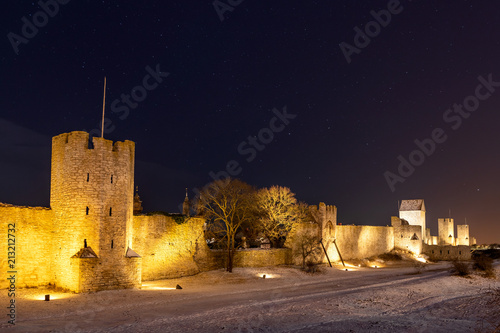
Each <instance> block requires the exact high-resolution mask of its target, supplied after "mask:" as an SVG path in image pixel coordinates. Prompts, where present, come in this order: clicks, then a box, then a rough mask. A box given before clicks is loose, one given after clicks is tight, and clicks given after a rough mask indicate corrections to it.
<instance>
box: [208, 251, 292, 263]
mask: <svg viewBox="0 0 500 333" xmlns="http://www.w3.org/2000/svg"><path fill="white" fill-rule="evenodd" d="M212 253H213V255H214V257H215V260H216V262H217V265H218V267H219V268H222V267H224V266H225V263H226V260H227V254H226V252H225V251H223V250H212ZM233 260H234V261H233V264H234V267H266V266H279V265H290V264H292V263H293V261H292V249H288V248H282V249H257V248H256V249H253V248H252V249H245V250H237V251H236V252H235V253H234V258H233Z"/></svg>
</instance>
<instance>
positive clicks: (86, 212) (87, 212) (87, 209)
mask: <svg viewBox="0 0 500 333" xmlns="http://www.w3.org/2000/svg"><path fill="white" fill-rule="evenodd" d="M85 215H89V207H87V208H86V209H85Z"/></svg>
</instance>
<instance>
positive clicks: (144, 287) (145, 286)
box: [141, 284, 182, 290]
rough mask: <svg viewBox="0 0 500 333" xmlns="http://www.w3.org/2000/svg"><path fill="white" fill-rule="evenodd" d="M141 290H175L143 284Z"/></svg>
mask: <svg viewBox="0 0 500 333" xmlns="http://www.w3.org/2000/svg"><path fill="white" fill-rule="evenodd" d="M179 287H180V286H179ZM141 289H143V290H175V289H176V288H172V287H157V286H152V285H150V284H143V285H142V288H141ZM181 289H182V288H181Z"/></svg>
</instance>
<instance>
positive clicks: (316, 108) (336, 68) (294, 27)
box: [0, 0, 500, 243]
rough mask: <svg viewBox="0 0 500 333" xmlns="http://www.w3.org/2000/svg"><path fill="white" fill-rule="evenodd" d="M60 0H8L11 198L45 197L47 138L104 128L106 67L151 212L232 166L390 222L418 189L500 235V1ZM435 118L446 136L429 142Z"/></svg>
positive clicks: (351, 219) (3, 195)
mask: <svg viewBox="0 0 500 333" xmlns="http://www.w3.org/2000/svg"><path fill="white" fill-rule="evenodd" d="M61 2H63V3H65V2H67V3H66V4H60V3H59V5H58V7H59V8H57V10H56V8H55V7H54V6H53V5H50V6H48V7H47V6H45V7H46V9H47V11H49V12H51V15H52V17H50V16H49V15H44V14H43V12H41V11H42V10H43V9H42V7H41V6H40V5H39V4H38V3H36V2H27V1H12V0H9V1H8V2H6V3H5V4H3V9H2V14H0V15H1V20H0V27H1V34H2V36H3V37H2V38H3V39H2V42H0V48H1V51H2V52H1V56H0V74H1V76H0V82H1V91H0V112H1V113H0V138H1V139H2V143H3V144H2V145H1V146H0V156H1V160H0V184H1V187H0V202H6V203H12V204H18V205H41V206H48V205H49V191H50V144H51V137H52V136H55V135H58V134H60V133H64V132H70V131H75V130H86V131H92V130H93V129H97V128H98V124H99V122H100V119H101V110H102V109H101V108H102V90H103V78H104V76H106V77H107V97H106V98H107V100H106V110H107V111H106V112H107V118H108V119H109V120H108V121H109V124H108V126H107V128H108V133H105V137H106V138H108V139H112V140H120V141H121V140H125V139H128V140H133V141H135V142H136V175H135V181H136V185H138V186H139V188H140V195H141V198H142V199H143V201H144V203H143V205H144V207H145V209H146V210H148V211H153V210H165V211H172V212H173V211H177V210H178V204H179V203H180V202H182V200H183V197H184V188H185V187H188V188H190V189H194V188H196V187H202V186H203V185H204V184H206V183H207V182H209V181H210V180H211V177H210V175H209V174H210V172H211V171H212V172H214V173H218V172H219V171H221V170H225V169H226V165H227V163H228V162H229V164H230V169H231V170H236V171H239V173H238V174H237V177H238V178H241V179H242V180H244V181H246V182H248V183H250V184H252V185H255V186H258V187H263V186H270V185H274V184H276V185H282V186H288V187H290V188H291V189H292V191H294V192H295V193H296V194H297V197H298V198H299V199H300V200H303V201H306V202H308V203H310V204H317V203H318V202H320V201H324V202H325V203H327V204H332V205H336V206H337V207H338V212H339V216H338V220H339V222H341V223H344V224H351V223H355V224H370V225H386V224H390V216H391V215H397V202H398V200H402V199H416V198H423V199H425V202H426V207H427V210H428V213H427V223H428V225H430V226H431V229H432V233H433V234H434V235H435V234H437V218H438V217H448V214H449V210H450V209H451V214H452V217H454V218H455V221H456V223H463V222H464V220H465V218H467V222H468V223H469V224H470V228H471V233H472V234H473V235H475V236H477V238H478V241H479V242H481V243H485V242H488V243H491V242H500V220H499V218H498V215H497V207H498V202H497V200H498V199H499V197H500V195H499V194H500V193H499V187H498V184H499V183H500V182H499V180H500V176H499V173H498V171H497V170H498V169H499V168H498V167H499V162H500V152H499V149H498V148H499V144H500V138H499V136H498V134H497V133H498V124H499V123H500V109H499V106H500V88H497V87H496V86H495V83H494V82H500V61H499V59H500V54H499V53H500V46H499V39H498V36H499V35H500V23H499V22H500V5H499V4H498V3H497V2H495V1H484V2H481V3H477V2H474V1H439V2H431V1H408V0H407V1H401V2H400V3H399V5H398V2H397V1H370V2H369V3H367V2H366V3H365V2H361V1H287V2H282V1H273V0H271V1H265V2H264V1H262V2H256V1H248V0H247V1H239V0H232V1H229V0H221V1H219V2H217V3H216V4H218V6H219V11H222V10H224V9H222V8H223V6H224V5H222V4H225V6H226V9H228V10H227V11H224V12H223V13H219V14H220V15H219V14H218V13H217V11H216V9H215V8H214V5H213V3H212V2H211V1H199V0H198V1H191V0H186V1H180V2H177V1H176V2H173V1H171V2H170V1H169V2H165V1H163V2H162V1H148V2H147V4H142V3H139V2H137V1H99V2H96V1H75V0H73V1H67V0H65V1H62V0H61ZM45 3H46V4H53V3H54V2H53V1H46V2H44V1H43V0H42V4H45ZM230 4H233V5H230ZM372 11H374V13H375V14H373V13H372ZM381 11H382V12H381ZM391 12H392V14H391V17H390V18H389V17H388V15H387V13H391ZM377 13H378V14H377ZM221 16H222V17H223V18H224V19H223V20H221V19H220V17H221ZM375 16H378V17H379V21H380V22H381V23H375V22H376V21H375ZM33 21H35V23H37V24H38V27H36V26H34V27H35V28H36V29H38V31H37V32H36V33H35V31H34V30H33V29H31V30H30V27H29V26H30V25H31V24H33ZM372 21H373V22H372ZM26 22H28V23H26ZM367 24H368V25H367ZM23 26H25V27H24V31H23ZM31 28H33V27H31ZM355 28H356V29H357V30H356V31H355V30H354V29H355ZM366 29H368V30H366ZM370 29H371V30H370ZM357 31H363V32H364V33H367V34H368V38H370V40H369V41H368V40H367V39H363V37H360V36H358V38H357V40H355V35H356V34H359V33H358V32H357ZM23 33H24V35H23ZM370 36H371V37H370ZM16 43H18V44H16ZM341 43H345V44H342V45H343V46H344V48H346V50H348V51H346V52H348V53H349V50H350V52H351V53H350V54H349V56H348V57H347V58H349V60H350V62H349V63H348V61H347V59H346V56H345V54H344V53H343V51H342V48H341V47H340V45H339V44H341ZM13 44H14V45H13ZM347 44H349V46H346V45H347ZM356 44H357V45H358V46H359V47H358V48H357V49H356V50H354V47H356ZM16 48H17V50H16ZM16 51H17V54H16ZM148 66H149V68H150V69H149V70H148V69H146V68H147V67H148ZM156 70H159V71H161V72H163V74H160V75H158V74H155V75H156V77H157V80H155V79H154V75H151V74H150V73H149V72H151V71H152V72H156ZM166 73H168V75H167V74H166ZM147 75H150V76H149V77H147ZM480 76H481V77H483V78H484V80H486V81H488V80H489V81H490V83H489V84H485V83H484V81H480V80H478V78H479V77H480ZM480 85H481V86H480ZM478 86H480V87H478ZM496 89H499V90H498V91H495V90H496ZM127 95H128V96H130V97H128V102H127ZM471 96H472V97H471ZM134 98H135V100H134ZM113 103H114V104H113ZM464 103H465V104H466V107H467V108H468V109H471V110H474V111H470V112H469V111H467V110H465V109H464V108H465V106H464V107H463V108H462V110H461V111H460V110H459V107H460V105H461V104H464ZM454 104H457V105H458V106H457V107H456V108H455V107H454ZM284 107H286V111H287V113H288V114H289V116H288V117H289V118H288V119H285V121H284V122H283V120H280V119H279V117H278V118H276V120H273V118H274V117H277V116H276V112H278V111H279V112H278V113H282V112H283V108H284ZM450 108H451V111H447V110H448V109H450ZM273 109H276V110H275V111H274V112H273ZM464 110H465V111H464ZM294 116H295V117H294ZM282 117H283V116H282ZM459 122H460V123H459ZM273 129H274V131H272V130H273ZM436 129H438V130H437V131H438V132H439V129H441V132H440V133H441V136H440V139H441V141H444V142H441V143H434V145H435V148H433V149H431V150H429V151H428V152H427V153H428V154H427V155H428V156H427V155H424V153H419V152H418V151H417V150H418V149H419V148H418V147H417V145H416V144H415V142H414V141H415V140H420V141H423V142H427V143H428V146H427V147H428V149H430V148H432V147H431V146H432V145H431V144H429V140H430V138H432V132H433V131H434V130H436ZM255 136H256V137H257V138H256V139H252V137H255ZM249 137H250V138H249ZM443 137H445V138H446V140H444V139H443ZM400 155H401V156H402V158H404V159H405V160H411V161H413V163H414V164H416V165H417V166H415V167H413V168H414V170H413V171H411V170H403V169H404V168H403V169H402V172H400V171H401V170H400V171H398V165H399V163H400V160H398V156H400ZM231 161H236V162H231ZM235 163H238V165H237V166H236V165H235ZM410 163H411V162H410ZM387 172H390V173H391V175H392V176H391V177H393V176H396V177H401V178H397V179H398V180H399V181H398V180H395V179H396V178H394V177H393V178H391V179H392V180H393V182H394V183H393V185H394V186H393V190H394V191H392V190H391V188H390V186H389V184H388V182H387V180H386V177H385V176H384V174H386V175H388V174H387ZM405 172H406V173H405ZM402 179H404V180H405V181H404V182H400V181H401V180H402ZM193 195H194V193H193V191H190V196H193Z"/></svg>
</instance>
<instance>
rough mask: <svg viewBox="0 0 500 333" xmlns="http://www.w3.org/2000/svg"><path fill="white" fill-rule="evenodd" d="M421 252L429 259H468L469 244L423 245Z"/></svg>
mask: <svg viewBox="0 0 500 333" xmlns="http://www.w3.org/2000/svg"><path fill="white" fill-rule="evenodd" d="M423 252H424V253H425V254H426V255H427V256H429V259H430V260H433V261H438V260H470V259H471V251H470V246H465V245H459V246H452V245H425V244H424V247H423Z"/></svg>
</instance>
